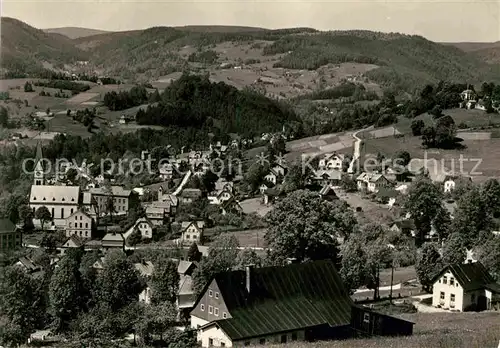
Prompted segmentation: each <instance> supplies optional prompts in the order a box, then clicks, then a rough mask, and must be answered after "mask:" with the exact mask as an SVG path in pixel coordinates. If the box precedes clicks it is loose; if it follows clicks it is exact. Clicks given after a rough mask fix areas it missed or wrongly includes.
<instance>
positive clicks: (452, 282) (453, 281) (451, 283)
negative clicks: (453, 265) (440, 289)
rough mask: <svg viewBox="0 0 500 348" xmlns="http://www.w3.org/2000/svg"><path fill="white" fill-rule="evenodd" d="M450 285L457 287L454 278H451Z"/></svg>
mask: <svg viewBox="0 0 500 348" xmlns="http://www.w3.org/2000/svg"><path fill="white" fill-rule="evenodd" d="M450 285H452V286H453V285H455V279H454V278H453V277H450Z"/></svg>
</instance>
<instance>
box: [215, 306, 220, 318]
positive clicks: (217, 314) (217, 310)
mask: <svg viewBox="0 0 500 348" xmlns="http://www.w3.org/2000/svg"><path fill="white" fill-rule="evenodd" d="M214 315H215V316H216V317H218V316H219V308H214Z"/></svg>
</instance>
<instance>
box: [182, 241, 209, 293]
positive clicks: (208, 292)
mask: <svg viewBox="0 0 500 348" xmlns="http://www.w3.org/2000/svg"><path fill="white" fill-rule="evenodd" d="M188 239H189V238H188ZM213 295H214V293H213V292H212V290H208V296H210V297H212V296H213Z"/></svg>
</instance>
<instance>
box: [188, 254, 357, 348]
mask: <svg viewBox="0 0 500 348" xmlns="http://www.w3.org/2000/svg"><path fill="white" fill-rule="evenodd" d="M351 306H352V301H351V299H350V297H349V295H348V293H347V291H346V290H345V289H344V286H343V284H342V281H341V279H340V277H339V275H338V274H337V271H336V270H335V266H334V264H333V263H332V262H331V261H316V262H310V263H303V264H290V265H288V266H285V267H265V268H253V267H247V268H246V270H245V271H228V272H223V273H218V274H217V275H215V277H214V278H213V279H212V280H211V282H209V283H208V284H207V285H206V286H205V288H204V289H203V291H202V292H201V296H200V297H199V298H198V299H197V301H196V303H195V306H194V309H193V310H192V311H191V326H192V327H193V328H196V329H198V340H199V341H201V345H202V347H210V346H218V347H221V346H225V347H231V346H232V347H235V346H238V347H240V346H247V345H252V344H265V343H287V342H290V341H295V340H309V339H315V338H330V337H338V338H340V337H346V335H348V333H349V331H350V321H351Z"/></svg>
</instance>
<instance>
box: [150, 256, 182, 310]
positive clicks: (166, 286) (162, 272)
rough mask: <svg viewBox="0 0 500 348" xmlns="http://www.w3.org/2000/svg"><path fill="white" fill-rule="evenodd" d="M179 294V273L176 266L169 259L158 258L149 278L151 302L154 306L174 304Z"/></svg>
mask: <svg viewBox="0 0 500 348" xmlns="http://www.w3.org/2000/svg"><path fill="white" fill-rule="evenodd" d="M178 292H179V273H178V272H177V265H176V264H175V263H174V262H173V261H172V260H170V259H168V258H165V257H162V258H159V259H158V260H157V261H156V263H155V265H154V271H153V275H152V277H151V293H152V296H151V301H152V302H153V303H155V304H160V303H163V302H170V303H175V301H176V299H177V293H178Z"/></svg>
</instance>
